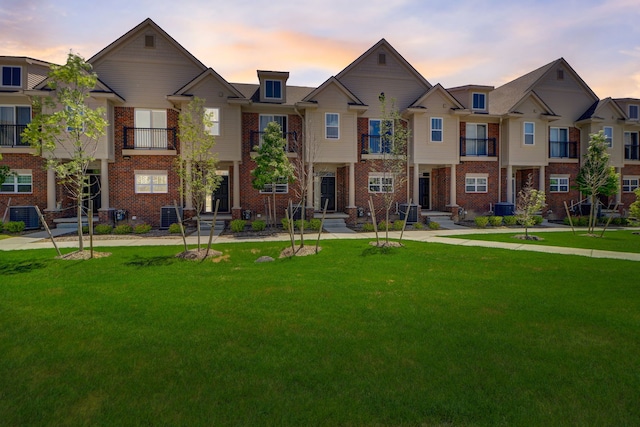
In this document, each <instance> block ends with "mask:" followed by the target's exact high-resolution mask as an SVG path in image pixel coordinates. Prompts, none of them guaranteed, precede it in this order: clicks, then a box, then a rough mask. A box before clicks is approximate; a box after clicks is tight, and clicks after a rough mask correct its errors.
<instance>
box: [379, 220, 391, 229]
mask: <svg viewBox="0 0 640 427" xmlns="http://www.w3.org/2000/svg"><path fill="white" fill-rule="evenodd" d="M388 228H389V225H388V224H387V221H384V220H382V221H380V223H379V224H378V230H380V231H386V230H387V229H388Z"/></svg>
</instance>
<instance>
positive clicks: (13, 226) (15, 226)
mask: <svg viewBox="0 0 640 427" xmlns="http://www.w3.org/2000/svg"><path fill="white" fill-rule="evenodd" d="M24 227H25V225H24V221H9V222H7V223H6V224H5V225H4V229H5V230H7V231H8V232H9V233H22V232H23V231H24Z"/></svg>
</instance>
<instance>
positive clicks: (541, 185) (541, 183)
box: [538, 165, 546, 191]
mask: <svg viewBox="0 0 640 427" xmlns="http://www.w3.org/2000/svg"><path fill="white" fill-rule="evenodd" d="M545 171H546V167H545V166H544V165H543V166H540V176H539V177H538V191H545V190H544V189H545V188H546V185H545V184H546V180H545V174H546V172H545Z"/></svg>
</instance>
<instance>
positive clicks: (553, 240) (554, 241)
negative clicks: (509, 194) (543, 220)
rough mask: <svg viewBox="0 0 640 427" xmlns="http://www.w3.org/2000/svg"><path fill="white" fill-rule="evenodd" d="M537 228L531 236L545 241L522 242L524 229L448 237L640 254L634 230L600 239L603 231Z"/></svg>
mask: <svg viewBox="0 0 640 427" xmlns="http://www.w3.org/2000/svg"><path fill="white" fill-rule="evenodd" d="M536 231H537V230H536V229H535V228H533V229H529V234H533V235H535V236H538V237H541V238H542V239H544V240H521V239H516V238H514V236H516V235H522V234H524V229H518V230H514V231H513V233H495V234H463V235H455V236H448V237H453V238H456V239H467V240H484V241H493V242H506V243H525V244H531V245H547V246H564V247H568V248H581V249H598V250H603V251H615V252H634V253H640V235H639V234H633V233H638V231H637V230H636V231H632V230H610V231H606V232H605V233H604V236H603V237H599V236H600V233H601V232H602V230H597V232H596V235H597V236H598V237H593V236H589V235H587V231H586V229H584V228H583V229H580V228H576V232H575V234H574V233H572V232H571V230H568V231H554V232H539V231H538V232H536Z"/></svg>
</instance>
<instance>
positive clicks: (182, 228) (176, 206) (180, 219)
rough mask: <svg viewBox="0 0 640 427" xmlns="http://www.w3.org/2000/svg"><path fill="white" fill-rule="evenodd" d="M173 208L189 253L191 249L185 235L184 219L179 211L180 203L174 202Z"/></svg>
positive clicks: (185, 248)
mask: <svg viewBox="0 0 640 427" xmlns="http://www.w3.org/2000/svg"><path fill="white" fill-rule="evenodd" d="M173 207H174V208H175V210H176V218H178V224H180V234H182V242H183V243H184V251H185V252H187V251H188V250H189V247H188V246H187V236H185V234H184V225H182V217H181V216H180V211H179V210H178V202H176V201H175V200H174V201H173Z"/></svg>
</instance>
